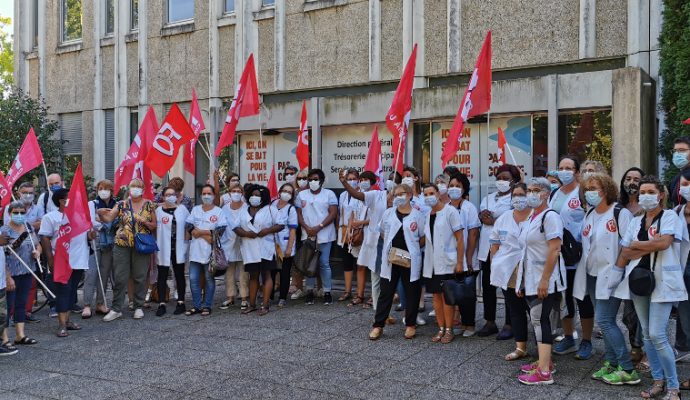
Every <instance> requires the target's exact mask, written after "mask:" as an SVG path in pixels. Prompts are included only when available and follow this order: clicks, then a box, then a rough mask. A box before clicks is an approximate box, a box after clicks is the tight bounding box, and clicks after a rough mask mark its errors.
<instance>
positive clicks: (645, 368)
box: [635, 360, 652, 373]
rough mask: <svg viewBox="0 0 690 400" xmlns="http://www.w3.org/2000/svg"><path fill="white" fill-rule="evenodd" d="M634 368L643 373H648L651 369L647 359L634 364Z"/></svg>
mask: <svg viewBox="0 0 690 400" xmlns="http://www.w3.org/2000/svg"><path fill="white" fill-rule="evenodd" d="M635 369H637V370H638V371H639V372H644V373H648V372H650V371H651V370H652V369H651V368H650V367H649V361H647V360H645V361H640V362H639V363H637V366H635Z"/></svg>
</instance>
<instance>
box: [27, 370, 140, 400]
mask: <svg viewBox="0 0 690 400" xmlns="http://www.w3.org/2000/svg"><path fill="white" fill-rule="evenodd" d="M133 387H134V385H131V384H127V383H123V382H113V381H108V380H103V379H94V378H88V377H83V376H81V377H78V376H73V375H60V374H54V375H53V376H51V377H50V378H48V379H42V380H39V381H35V382H30V383H26V384H24V385H22V386H20V387H18V388H17V389H15V391H16V392H18V393H22V394H29V395H33V396H46V397H50V398H57V399H83V398H89V399H106V398H108V397H111V396H112V395H113V394H119V393H123V392H126V391H128V390H131V389H132V388H133Z"/></svg>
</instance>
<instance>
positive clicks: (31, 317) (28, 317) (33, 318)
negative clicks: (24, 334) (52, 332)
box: [24, 314, 41, 324]
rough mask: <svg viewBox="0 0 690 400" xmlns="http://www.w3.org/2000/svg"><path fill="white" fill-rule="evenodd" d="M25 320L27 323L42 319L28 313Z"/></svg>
mask: <svg viewBox="0 0 690 400" xmlns="http://www.w3.org/2000/svg"><path fill="white" fill-rule="evenodd" d="M24 321H25V322H26V323H27V324H33V323H37V322H41V320H40V319H38V318H36V317H34V316H33V315H32V314H26V317H25V318H24Z"/></svg>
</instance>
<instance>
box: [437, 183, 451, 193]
mask: <svg viewBox="0 0 690 400" xmlns="http://www.w3.org/2000/svg"><path fill="white" fill-rule="evenodd" d="M436 186H437V187H438V192H439V193H440V194H442V195H443V194H446V193H448V185H446V184H445V183H439V184H438V185H436Z"/></svg>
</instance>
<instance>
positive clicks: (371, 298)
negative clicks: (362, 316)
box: [364, 297, 374, 308]
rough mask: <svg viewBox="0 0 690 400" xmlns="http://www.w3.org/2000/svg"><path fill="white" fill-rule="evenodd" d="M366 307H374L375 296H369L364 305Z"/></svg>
mask: <svg viewBox="0 0 690 400" xmlns="http://www.w3.org/2000/svg"><path fill="white" fill-rule="evenodd" d="M364 307H366V308H372V307H374V298H373V297H369V300H367V303H366V306H364Z"/></svg>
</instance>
